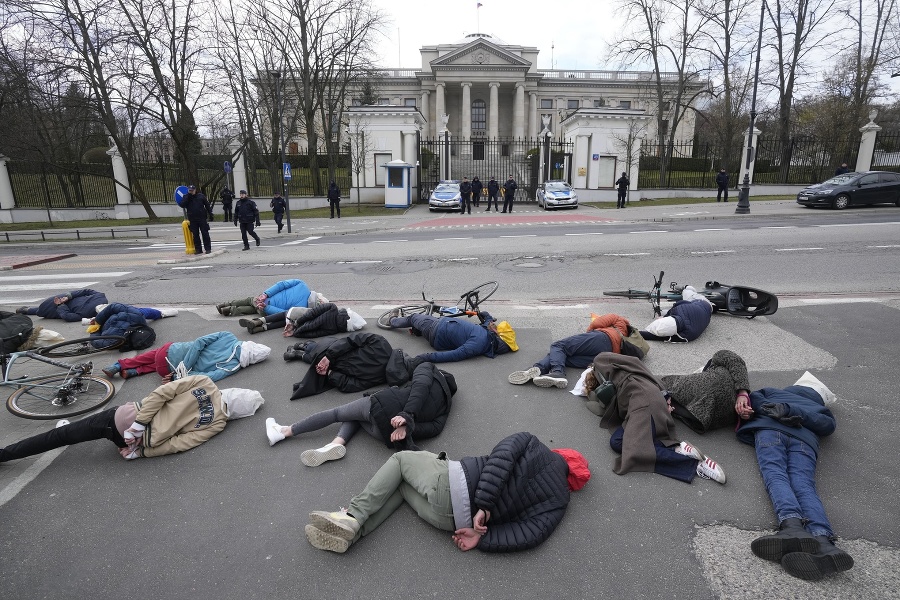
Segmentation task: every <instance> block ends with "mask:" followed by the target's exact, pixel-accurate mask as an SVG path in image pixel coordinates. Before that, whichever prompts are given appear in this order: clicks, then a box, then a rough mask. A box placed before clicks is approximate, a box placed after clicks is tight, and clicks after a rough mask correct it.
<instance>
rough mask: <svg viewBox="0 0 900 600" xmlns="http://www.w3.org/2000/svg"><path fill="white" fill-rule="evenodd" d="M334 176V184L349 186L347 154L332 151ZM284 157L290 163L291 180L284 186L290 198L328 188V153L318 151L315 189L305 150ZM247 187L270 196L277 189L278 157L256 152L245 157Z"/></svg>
mask: <svg viewBox="0 0 900 600" xmlns="http://www.w3.org/2000/svg"><path fill="white" fill-rule="evenodd" d="M334 158H335V160H334V163H335V165H336V167H335V172H334V180H335V183H337V185H338V187H339V188H340V189H341V190H342V191H344V193H345V194H346V193H347V190H349V189H350V185H351V184H350V154H349V153H341V154H338V155H336V156H335V157H334ZM285 160H286V161H287V162H288V163H290V165H291V180H290V181H288V182H287V183H288V185H287V190H288V194H289V195H290V197H292V198H297V197H302V196H324V195H325V194H326V193H327V191H328V183H329V181H330V178H331V176H330V175H329V171H328V169H329V163H330V157H329V155H328V154H325V153H319V154H318V171H319V189H316V182H315V181H314V180H313V172H312V170H311V169H310V167H309V163H310V160H309V153H308V152H307V153H298V154H287V155H285ZM247 188H248V189H247V191H248V192H249V193H250V195H251V196H254V197H271V196H273V195H274V192H275V190H276V189H277V190H279V191H280V190H281V159H280V158H278V159H277V160H275V161H273V160H272V157H270V156H265V155H258V156H256V157H252V159H250V158H248V161H247Z"/></svg>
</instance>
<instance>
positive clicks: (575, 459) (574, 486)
mask: <svg viewBox="0 0 900 600" xmlns="http://www.w3.org/2000/svg"><path fill="white" fill-rule="evenodd" d="M553 451H554V452H556V453H557V454H559V455H560V456H562V457H563V458H564V459H565V461H566V464H567V465H569V476H568V477H567V478H566V479H567V481H568V482H569V490H570V491H573V492H577V491H578V490H580V489H581V488H583V487H584V484H586V483H587V482H588V480H589V479H590V478H591V470H590V469H589V468H588V461H587V459H586V458H585V457H584V455H583V454H582V453H581V452H579V451H578V450H572V449H571V448H554V449H553Z"/></svg>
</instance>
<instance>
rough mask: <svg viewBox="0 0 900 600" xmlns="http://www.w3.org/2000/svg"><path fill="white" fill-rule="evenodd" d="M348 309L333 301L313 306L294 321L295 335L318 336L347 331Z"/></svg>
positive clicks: (301, 336) (302, 336)
mask: <svg viewBox="0 0 900 600" xmlns="http://www.w3.org/2000/svg"><path fill="white" fill-rule="evenodd" d="M349 318H350V315H348V314H347V309H345V308H338V307H337V305H336V304H334V303H333V302H326V303H325V304H320V305H318V306H317V307H315V308H311V309H309V310H308V311H306V312H305V313H303V316H301V317H300V318H299V319H297V320H296V321H294V337H298V338H316V337H322V336H325V335H335V334H337V333H347V320H348V319H349Z"/></svg>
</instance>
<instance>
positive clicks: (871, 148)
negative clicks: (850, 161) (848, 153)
mask: <svg viewBox="0 0 900 600" xmlns="http://www.w3.org/2000/svg"><path fill="white" fill-rule="evenodd" d="M877 116H878V113H877V112H876V111H874V110H873V111H872V112H871V113H869V122H868V123H866V124H865V125H863V126H862V127H861V128H860V129H859V132H860V133H861V134H862V138H861V139H860V141H859V154H857V155H856V169H855V170H856V171H859V172H862V171H868V170H869V169H871V168H872V157H873V156H874V155H875V138H877V137H878V132H879V131H881V127H880V126H879V125H876V124H875V117H877Z"/></svg>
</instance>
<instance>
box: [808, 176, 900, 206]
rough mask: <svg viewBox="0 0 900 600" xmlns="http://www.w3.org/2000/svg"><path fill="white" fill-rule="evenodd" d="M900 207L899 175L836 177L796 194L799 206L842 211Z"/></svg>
mask: <svg viewBox="0 0 900 600" xmlns="http://www.w3.org/2000/svg"><path fill="white" fill-rule="evenodd" d="M885 202H890V203H892V204H896V205H897V206H900V173H892V172H890V171H865V172H863V173H844V174H843V175H835V176H834V177H832V178H831V179H829V180H828V181H825V182H822V183H818V184H816V185H811V186H809V187H808V188H805V189H803V190H802V191H801V192H800V193H799V194H797V204H802V205H803V206H808V207H812V206H830V207H831V208H836V209H837V210H841V209H844V208H847V207H848V206H850V205H851V204H882V203H885Z"/></svg>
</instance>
